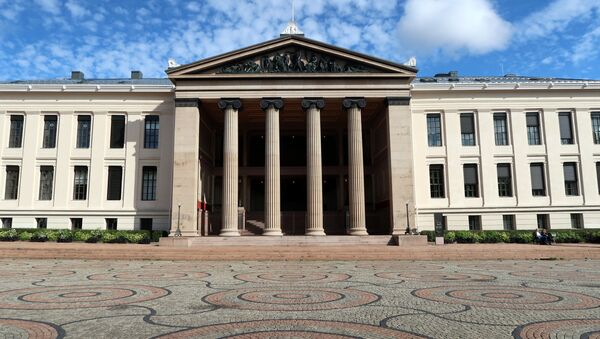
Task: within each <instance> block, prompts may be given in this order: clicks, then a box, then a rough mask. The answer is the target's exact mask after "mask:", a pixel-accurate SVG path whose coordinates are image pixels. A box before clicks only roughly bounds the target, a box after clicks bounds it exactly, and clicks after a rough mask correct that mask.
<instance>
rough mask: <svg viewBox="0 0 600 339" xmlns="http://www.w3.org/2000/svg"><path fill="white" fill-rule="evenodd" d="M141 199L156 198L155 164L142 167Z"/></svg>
mask: <svg viewBox="0 0 600 339" xmlns="http://www.w3.org/2000/svg"><path fill="white" fill-rule="evenodd" d="M142 200H145V201H148V200H156V166H144V167H143V169H142Z"/></svg>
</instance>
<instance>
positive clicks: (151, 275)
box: [88, 270, 210, 281]
mask: <svg viewBox="0 0 600 339" xmlns="http://www.w3.org/2000/svg"><path fill="white" fill-rule="evenodd" d="M208 276H210V274H208V273H204V272H185V273H183V272H182V273H176V272H164V271H153V272H149V271H148V270H146V271H142V270H140V271H137V272H118V273H115V272H112V273H102V274H92V275H90V276H88V279H90V280H109V281H110V280H113V281H114V280H135V281H145V280H150V281H154V280H180V279H203V278H206V277H208Z"/></svg>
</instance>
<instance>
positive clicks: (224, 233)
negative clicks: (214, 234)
mask: <svg viewBox="0 0 600 339" xmlns="http://www.w3.org/2000/svg"><path fill="white" fill-rule="evenodd" d="M219 236H220V237H239V236H240V231H238V230H223V231H221V233H219Z"/></svg>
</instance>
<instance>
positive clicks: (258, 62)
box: [216, 49, 376, 74]
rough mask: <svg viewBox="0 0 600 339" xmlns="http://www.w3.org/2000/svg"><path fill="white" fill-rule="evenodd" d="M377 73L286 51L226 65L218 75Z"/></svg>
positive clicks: (348, 63) (304, 52)
mask: <svg viewBox="0 0 600 339" xmlns="http://www.w3.org/2000/svg"><path fill="white" fill-rule="evenodd" d="M365 72H376V71H375V70H373V69H370V68H367V67H365V66H363V65H361V64H357V63H353V62H351V61H346V60H339V59H335V58H331V57H329V56H327V55H324V54H321V53H316V52H311V51H307V50H298V49H294V50H285V51H279V52H275V53H272V54H268V55H261V56H255V57H253V58H250V59H247V60H244V61H242V62H238V63H233V64H229V65H226V66H224V67H222V68H220V69H218V70H217V71H216V73H226V74H247V73H365Z"/></svg>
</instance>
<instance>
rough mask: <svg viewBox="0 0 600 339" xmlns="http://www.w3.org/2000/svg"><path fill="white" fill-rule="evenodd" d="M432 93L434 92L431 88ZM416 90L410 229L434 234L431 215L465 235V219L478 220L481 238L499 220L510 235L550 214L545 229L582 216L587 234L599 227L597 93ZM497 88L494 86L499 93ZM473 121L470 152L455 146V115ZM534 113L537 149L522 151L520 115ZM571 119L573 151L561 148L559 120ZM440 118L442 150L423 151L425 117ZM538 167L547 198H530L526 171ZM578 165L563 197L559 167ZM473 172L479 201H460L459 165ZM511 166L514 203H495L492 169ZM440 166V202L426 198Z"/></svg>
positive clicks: (523, 125)
mask: <svg viewBox="0 0 600 339" xmlns="http://www.w3.org/2000/svg"><path fill="white" fill-rule="evenodd" d="M436 86H437V87H436ZM463 86H464V87H460V86H459V85H456V86H454V85H448V86H446V87H445V88H443V86H442V85H434V86H428V85H425V84H422V85H421V84H415V86H414V87H415V88H414V89H413V90H412V92H411V93H412V98H413V99H412V101H411V110H412V123H413V131H414V133H413V147H414V151H415V152H414V169H415V185H416V190H415V192H416V202H417V213H418V217H417V221H418V225H419V228H420V229H421V230H432V229H433V213H435V212H441V213H444V214H445V215H446V216H447V226H448V229H450V230H459V229H468V216H469V215H481V216H482V227H483V229H484V230H486V229H489V230H492V229H502V228H503V223H502V215H505V214H506V215H509V214H512V215H515V216H516V227H517V229H533V228H535V227H536V225H537V221H536V214H549V217H550V225H551V227H552V228H555V229H558V228H571V220H570V213H583V222H584V225H585V227H586V228H593V227H598V224H599V221H598V212H597V210H598V208H599V207H600V194H599V193H598V182H597V180H596V162H597V161H600V145H597V144H594V142H593V134H592V124H591V115H590V112H592V111H600V91H598V90H592V89H589V88H587V89H586V88H585V86H584V85H583V83H582V84H580V85H579V87H578V88H574V87H575V86H576V85H572V84H570V85H569V87H566V85H565V88H560V86H558V85H556V86H554V87H553V86H551V85H546V86H545V87H544V88H543V89H542V88H541V87H542V85H539V87H540V88H536V89H531V88H522V87H521V88H519V86H515V85H514V84H513V85H512V86H513V87H512V88H508V85H503V86H504V87H506V88H503V89H495V88H494V87H493V86H490V87H487V86H484V85H477V86H476V87H475V85H471V86H470V87H469V86H468V85H463ZM498 86H500V85H498ZM463 112H472V113H474V115H475V130H476V140H477V143H476V146H462V144H461V132H460V113H463ZM495 112H506V113H507V120H508V138H509V145H508V146H496V145H495V137H494V125H493V114H494V113H495ZM527 112H539V113H540V124H541V130H542V137H541V138H542V145H537V146H536V145H529V144H528V141H527V127H526V122H525V114H526V113H527ZM559 112H572V119H573V134H574V144H573V145H562V144H561V140H560V130H559V121H558V113H559ZM428 113H440V114H441V121H442V144H443V146H442V147H429V146H428V143H427V124H426V115H427V114H428ZM532 162H543V163H544V164H545V168H544V169H545V175H546V177H545V180H546V189H547V196H545V197H535V196H533V195H532V193H531V175H530V167H529V165H530V163H532ZM564 162H576V163H577V164H578V168H577V170H578V181H579V182H578V184H579V190H580V194H579V196H567V195H566V193H565V188H564V177H563V163H564ZM465 163H476V164H478V172H479V173H478V174H479V191H480V197H479V198H465V196H464V188H463V185H464V183H463V168H462V166H463V164H465ZM498 163H510V164H511V165H512V168H511V170H512V179H513V197H499V196H498V186H497V173H496V164H498ZM431 164H443V165H444V172H445V173H444V174H445V191H446V195H445V198H431V197H430V190H429V189H430V187H429V165H431Z"/></svg>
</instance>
